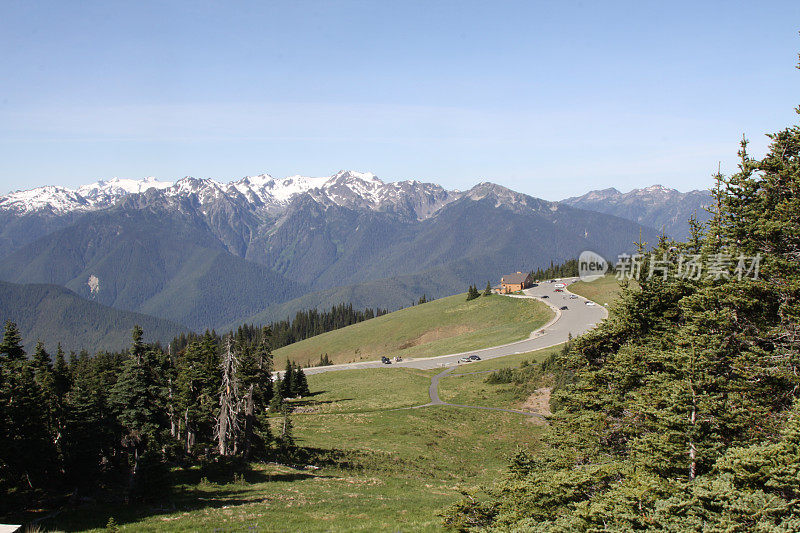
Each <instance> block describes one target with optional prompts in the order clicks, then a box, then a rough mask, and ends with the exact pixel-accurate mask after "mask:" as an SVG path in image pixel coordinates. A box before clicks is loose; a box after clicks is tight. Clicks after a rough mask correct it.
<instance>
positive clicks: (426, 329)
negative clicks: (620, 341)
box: [274, 294, 552, 368]
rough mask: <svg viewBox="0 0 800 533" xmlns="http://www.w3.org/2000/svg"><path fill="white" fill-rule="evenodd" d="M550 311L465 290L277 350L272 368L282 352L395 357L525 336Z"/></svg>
mask: <svg viewBox="0 0 800 533" xmlns="http://www.w3.org/2000/svg"><path fill="white" fill-rule="evenodd" d="M551 317H552V311H550V309H549V308H548V307H547V306H546V305H544V304H543V303H541V302H538V301H536V300H530V299H521V298H508V297H505V296H499V295H493V296H490V297H480V298H478V299H475V300H472V301H469V302H467V301H466V295H465V294H459V295H456V296H449V297H447V298H441V299H439V300H434V301H432V302H428V303H426V304H423V305H418V306H414V307H409V308H406V309H401V310H400V311H396V312H394V313H390V314H388V315H384V316H382V317H378V318H374V319H372V320H367V321H365V322H361V323H359V324H354V325H352V326H348V327H346V328H342V329H339V330H336V331H330V332H328V333H323V334H322V335H317V336H316V337H312V338H310V339H306V340H304V341H301V342H297V343H294V344H291V345H289V346H285V347H283V348H280V349H278V350H276V351H275V354H274V355H275V362H276V368H282V366H283V363H284V362H285V360H286V358H289V359H291V360H293V361H295V362H297V363H299V364H302V365H307V364H309V363H310V364H314V363H315V362H316V361H318V360H319V358H320V356H321V355H322V354H328V357H329V358H330V359H331V360H332V361H333V362H335V363H347V362H353V361H360V360H365V361H368V360H374V359H378V358H380V357H381V356H383V355H386V356H389V357H394V356H395V355H400V356H402V357H431V356H435V355H446V354H450V353H458V352H463V351H468V350H475V349H479V348H485V347H488V346H495V345H498V344H504V343H507V342H513V341H518V340H522V339H526V338H527V337H528V336H529V335H530V333H531V332H532V331H534V330H535V329H537V328H539V327H540V326H542V325H544V324H545V323H547V321H548V320H550V318H551Z"/></svg>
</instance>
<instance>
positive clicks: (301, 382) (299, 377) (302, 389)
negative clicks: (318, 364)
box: [292, 366, 311, 398]
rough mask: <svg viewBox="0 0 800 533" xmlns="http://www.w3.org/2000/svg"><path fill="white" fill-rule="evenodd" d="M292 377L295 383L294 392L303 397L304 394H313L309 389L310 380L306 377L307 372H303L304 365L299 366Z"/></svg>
mask: <svg viewBox="0 0 800 533" xmlns="http://www.w3.org/2000/svg"><path fill="white" fill-rule="evenodd" d="M292 378H293V379H294V385H293V387H292V388H293V393H294V395H295V396H299V397H300V398H302V397H303V396H308V395H309V394H311V391H309V390H308V380H307V379H306V373H305V372H303V367H302V366H298V367H297V369H296V370H295V371H294V373H293V374H292Z"/></svg>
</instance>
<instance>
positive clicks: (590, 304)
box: [586, 302, 595, 306]
mask: <svg viewBox="0 0 800 533" xmlns="http://www.w3.org/2000/svg"><path fill="white" fill-rule="evenodd" d="M586 305H588V306H592V305H595V303H594V302H586Z"/></svg>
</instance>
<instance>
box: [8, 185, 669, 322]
mask: <svg viewBox="0 0 800 533" xmlns="http://www.w3.org/2000/svg"><path fill="white" fill-rule="evenodd" d="M661 192H663V191H656V190H654V191H651V193H652V194H656V196H660V195H661ZM667 192H669V191H667ZM674 192H675V194H678V195H680V194H681V193H678V192H677V191H674ZM669 194H672V193H669ZM668 205H673V204H669V203H668ZM664 213H665V214H666V215H667V216H669V218H670V219H672V217H673V216H674V215H675V213H674V212H673V210H672V209H667V210H665V211H664ZM631 216H638V215H637V213H631ZM640 236H643V238H644V239H645V240H650V241H651V242H652V240H653V239H655V238H656V232H655V230H653V229H651V227H647V226H644V225H640V224H638V223H635V222H631V221H630V220H625V219H623V218H621V217H620V216H611V215H609V214H603V213H599V212H596V211H591V210H585V209H579V208H575V207H571V206H569V205H567V204H566V203H559V202H549V201H545V200H541V199H538V198H535V197H532V196H528V195H525V194H522V193H519V192H515V191H512V190H510V189H508V188H506V187H502V186H500V185H497V184H494V183H488V182H484V183H479V184H477V185H475V186H474V187H472V188H470V189H469V190H467V191H458V190H447V189H445V188H444V187H442V186H441V185H437V184H435V183H423V182H420V181H416V180H412V181H398V182H384V181H382V180H380V179H378V178H377V177H376V176H375V175H374V174H371V173H363V172H353V171H341V172H338V173H336V174H334V175H332V176H327V177H305V176H289V177H286V178H274V177H272V176H269V175H258V176H250V177H245V178H242V179H240V180H236V181H232V182H230V183H222V182H219V181H215V180H211V179H198V178H191V177H186V178H182V179H180V180H178V181H176V182H174V183H173V182H168V181H160V180H157V179H155V178H145V179H142V180H128V179H110V180H104V181H98V182H96V183H92V184H89V185H85V186H81V187H78V188H76V189H68V188H65V187H58V186H46V187H38V188H36V189H32V190H29V191H16V192H13V193H11V194H8V195H6V196H3V197H0V280H3V281H7V282H11V283H20V284H29V283H44V284H53V285H60V286H63V287H67V288H69V289H70V290H72V291H74V292H75V293H76V294H78V295H79V296H81V297H83V298H86V299H89V300H92V301H94V302H97V303H101V304H104V305H108V306H111V307H115V308H117V309H121V310H126V311H135V312H139V313H145V314H147V315H152V316H156V317H159V318H165V319H168V320H170V321H173V322H176V323H179V324H183V325H186V326H188V327H190V328H193V329H197V330H198V331H202V329H204V328H207V327H222V328H227V327H229V326H231V327H232V326H233V325H234V324H236V323H237V321H240V322H238V323H241V321H245V320H247V321H251V322H252V323H262V322H263V321H266V320H272V319H283V318H285V317H286V316H289V315H291V314H292V313H294V312H295V311H297V310H299V309H307V308H311V307H325V306H329V305H334V304H338V303H342V302H350V303H352V304H353V305H354V306H355V307H388V308H396V307H398V306H401V305H407V303H408V302H410V301H416V300H417V299H418V298H419V297H420V295H422V294H428V295H438V296H443V295H446V294H453V293H454V292H457V291H459V290H461V289H463V287H464V286H466V285H467V284H469V283H474V282H475V281H476V280H481V281H482V282H483V281H484V280H487V279H489V280H491V279H495V278H496V277H497V276H498V275H500V274H501V273H503V272H512V271H518V270H521V269H534V268H536V267H540V266H546V265H547V264H549V263H550V262H551V261H556V262H562V261H564V260H565V259H567V258H572V257H577V255H578V254H580V253H581V251H583V250H589V249H591V250H596V251H597V252H598V253H600V254H605V255H606V256H608V257H613V256H615V255H616V254H617V253H620V252H622V251H630V248H631V243H632V242H634V241H635V240H636V239H637V238H640Z"/></svg>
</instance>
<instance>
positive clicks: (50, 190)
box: [0, 185, 91, 214]
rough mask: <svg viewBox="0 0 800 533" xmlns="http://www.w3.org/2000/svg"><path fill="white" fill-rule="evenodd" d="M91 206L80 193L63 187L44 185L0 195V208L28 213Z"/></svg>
mask: <svg viewBox="0 0 800 533" xmlns="http://www.w3.org/2000/svg"><path fill="white" fill-rule="evenodd" d="M90 208H91V205H90V204H89V202H88V201H87V200H86V199H85V198H83V197H82V196H81V195H80V194H78V193H76V192H75V191H72V190H70V189H67V188H65V187H56V186H53V185H45V186H44V187H36V188H35V189H29V190H27V191H14V192H12V193H10V194H7V195H6V196H2V197H0V210H4V211H14V212H17V213H28V212H31V211H42V210H47V209H49V210H51V211H53V212H54V213H59V214H63V213H68V212H70V211H85V210H88V209H90Z"/></svg>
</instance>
